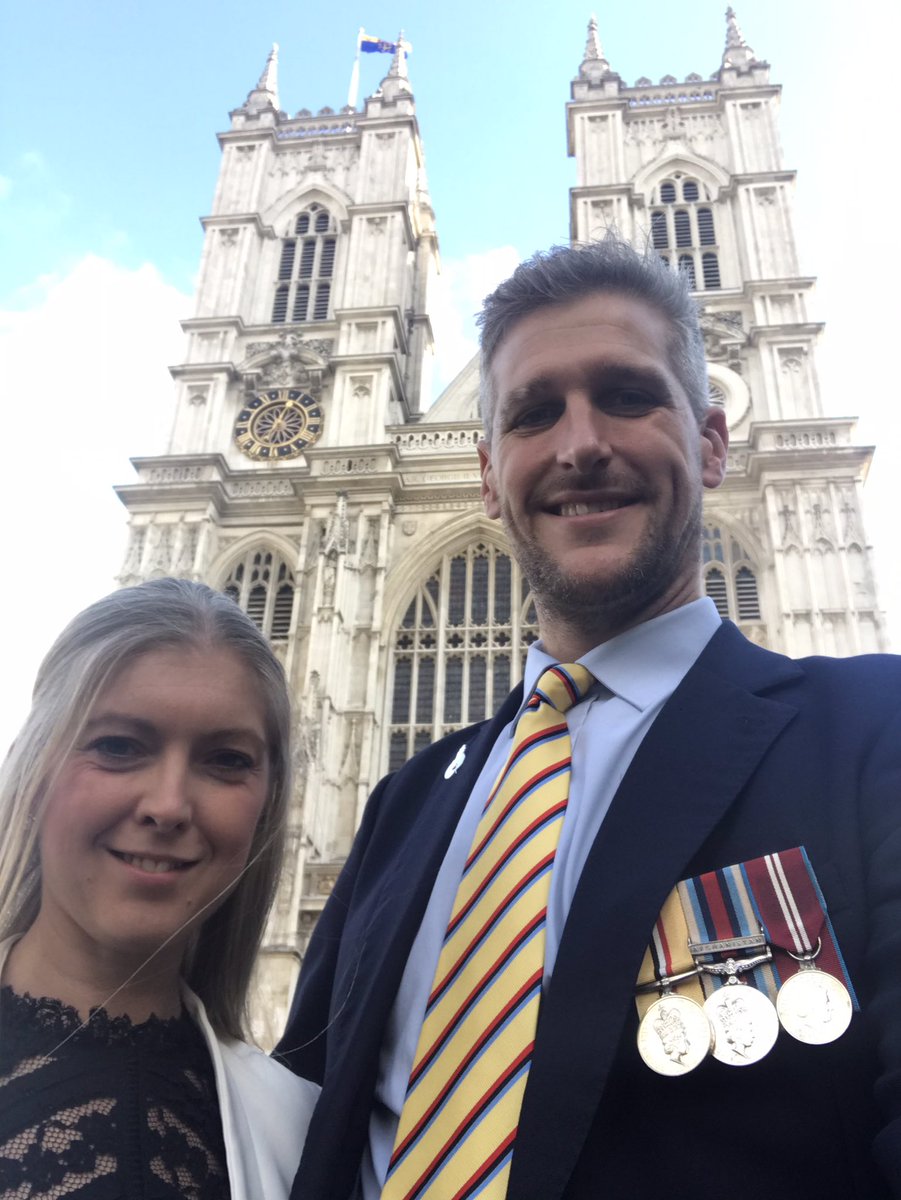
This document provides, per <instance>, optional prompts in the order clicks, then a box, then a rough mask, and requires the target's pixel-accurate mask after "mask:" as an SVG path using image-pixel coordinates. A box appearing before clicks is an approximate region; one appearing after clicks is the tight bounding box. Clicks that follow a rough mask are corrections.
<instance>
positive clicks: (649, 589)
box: [501, 493, 702, 640]
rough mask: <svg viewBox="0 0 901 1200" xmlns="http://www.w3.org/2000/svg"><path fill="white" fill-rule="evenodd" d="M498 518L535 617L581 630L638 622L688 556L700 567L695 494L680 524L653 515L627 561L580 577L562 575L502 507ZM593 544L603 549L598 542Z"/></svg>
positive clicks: (699, 515) (602, 630) (698, 501)
mask: <svg viewBox="0 0 901 1200" xmlns="http://www.w3.org/2000/svg"><path fill="white" fill-rule="evenodd" d="M501 520H502V522H503V526H504V530H505V531H506V534H507V538H508V539H509V541H510V545H511V547H512V548H513V553H514V557H515V558H516V560H517V562H518V563H519V567H520V570H521V571H522V573H523V575H524V576H525V577H526V580H527V581H528V583H529V587H530V588H531V591H532V598H533V600H534V601H535V607H536V609H537V611H538V613H539V616H540V617H541V618H542V619H543V620H544V621H549V622H552V621H554V620H558V621H561V622H563V623H565V624H566V625H569V626H572V627H575V628H577V629H579V630H582V631H585V632H590V631H592V630H594V629H597V630H598V631H599V632H600V633H602V635H603V636H610V634H609V633H607V632H606V631H608V630H610V629H611V628H614V629H625V628H628V627H629V626H630V625H632V624H637V623H638V621H640V620H642V619H644V614H646V613H653V612H654V608H655V603H656V602H657V601H658V600H659V598H660V597H661V596H662V595H664V593H665V592H666V591H667V589H668V588H669V587H671V586H672V584H673V583H674V582H675V581H676V580H677V579H678V577H679V575H680V573H681V572H682V571H683V570H684V567H685V563H686V562H687V561H689V559H690V560H691V561H692V562H694V563H697V564H698V566H700V544H701V520H702V498H701V495H700V493H698V494H697V495H696V496H695V498H694V500H693V501H692V507H691V510H690V512H689V513H688V516H687V518H686V519H685V521H684V522H683V523H682V525H681V528H680V529H678V530H672V529H670V528H669V527H668V525H667V523H666V522H665V521H661V520H660V519H659V518H657V519H654V520H652V522H651V524H650V525H649V526H648V528H647V530H646V531H645V534H644V536H643V537H642V539H641V541H640V542H639V543H638V544H637V545H636V546H635V547H634V548H633V550H632V553H631V554H630V556H629V558H628V560H627V561H626V562H624V563H622V564H621V565H619V566H611V567H609V568H608V569H607V570H605V571H598V572H597V573H592V572H591V571H588V572H586V573H585V574H584V575H581V576H579V575H566V574H564V573H563V570H562V568H561V566H560V564H559V563H558V562H557V561H556V560H555V559H554V558H553V557H552V556H551V555H549V554H548V553H547V552H546V551H545V550H544V549H543V548H542V547H541V546H540V545H539V544H538V543H537V542H536V541H535V540H534V539H528V540H526V539H524V538H522V537H521V536H520V534H519V531H518V530H517V528H516V526H515V524H514V522H513V521H511V520H510V519H509V514H508V512H507V510H506V508H505V507H502V510H501ZM598 549H599V551H600V552H601V553H603V550H604V547H603V544H599V547H598ZM654 615H656V614H654ZM599 640H601V639H600V638H599Z"/></svg>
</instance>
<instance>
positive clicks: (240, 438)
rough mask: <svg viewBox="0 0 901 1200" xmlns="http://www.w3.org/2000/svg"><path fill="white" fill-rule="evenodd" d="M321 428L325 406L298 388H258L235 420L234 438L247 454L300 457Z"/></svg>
mask: <svg viewBox="0 0 901 1200" xmlns="http://www.w3.org/2000/svg"><path fill="white" fill-rule="evenodd" d="M321 432H322V409H321V408H320V407H319V405H318V404H317V403H316V401H315V400H314V399H313V397H312V396H310V395H308V394H307V393H306V392H302V391H301V390H300V389H299V388H272V390H271V391H267V392H259V393H258V394H257V395H256V396H254V397H253V399H252V400H249V401H248V402H247V405H246V407H244V408H242V409H241V411H240V412H239V413H238V419H237V421H235V441H236V442H237V444H238V447H239V448H240V449H241V450H243V452H244V453H245V454H246V455H247V457H248V458H268V459H273V458H297V456H298V455H299V454H301V453H303V451H304V450H305V449H306V448H307V446H310V445H312V444H313V442H315V441H316V439H317V438H318V437H319V435H320V433H321Z"/></svg>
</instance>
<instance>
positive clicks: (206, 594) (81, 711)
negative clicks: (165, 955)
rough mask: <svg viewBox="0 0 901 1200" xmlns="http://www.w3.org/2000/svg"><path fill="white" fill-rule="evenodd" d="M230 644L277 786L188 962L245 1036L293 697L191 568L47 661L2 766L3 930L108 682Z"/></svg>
mask: <svg viewBox="0 0 901 1200" xmlns="http://www.w3.org/2000/svg"><path fill="white" fill-rule="evenodd" d="M171 646H190V647H198V648H208V647H223V648H225V649H228V650H231V651H232V652H233V653H235V654H236V655H237V656H238V657H239V658H240V659H241V660H242V661H243V663H244V664H245V666H246V667H247V668H248V670H249V671H250V672H251V674H252V675H253V676H254V678H255V679H256V681H257V685H258V687H259V690H260V696H261V698H262V701H263V709H264V714H265V720H266V733H267V736H268V741H269V746H268V749H269V763H270V773H271V774H270V781H269V796H268V798H267V801H266V804H265V806H264V808H263V812H262V814H261V815H260V820H259V823H258V825H257V828H256V831H255V833H254V838H253V843H252V845H251V850H250V856H249V859H248V863H247V866H246V868H245V869H244V871H243V873H242V875H241V877H240V879H239V881H238V883H237V884H236V885H235V887H234V889H233V890H232V892H231V893H230V894H229V896H228V898H227V899H226V900H225V902H224V903H223V904H222V905H221V906H220V907H219V908H218V909H217V910H216V911H215V912H214V913H213V915H212V916H211V917H210V918H209V919H208V920H207V921H205V922H204V924H203V925H202V926H201V927H200V928H199V929H198V930H197V932H196V934H195V936H194V938H193V941H192V944H191V947H190V949H189V952H188V956H187V959H186V962H185V965H184V977H185V979H186V981H187V983H188V985H189V986H190V987H191V988H193V990H194V991H195V992H196V993H197V994H198V995H199V996H200V998H201V1000H203V1002H204V1005H205V1006H206V1009H207V1013H208V1015H209V1018H210V1021H211V1023H212V1025H213V1027H214V1029H216V1031H217V1032H218V1033H222V1034H226V1035H228V1036H231V1037H237V1038H240V1037H243V1036H245V1032H246V1026H247V1021H246V1005H247V992H248V988H249V985H250V977H251V972H252V970H253V965H254V961H255V959H256V955H257V952H258V950H259V947H260V942H261V940H262V936H263V930H264V926H265V922H266V917H267V914H268V912H269V908H270V905H271V903H272V900H273V898H274V895H275V889H276V885H277V882H278V874H279V871H280V869H281V865H282V856H283V853H284V843H285V827H286V822H287V808H288V799H289V791H290V787H291V769H290V763H291V751H290V711H291V710H290V701H289V698H288V689H287V685H286V682H285V674H284V671H283V670H282V666H281V664H280V663H279V661H278V659H277V658H276V657H275V655H274V654H273V652H272V648H271V647H270V645H269V643H268V642H267V641H266V639H265V637H264V636H263V634H262V633H261V632H260V631H259V630H258V629H257V627H256V626H255V625H254V624H253V622H252V621H251V620H250V619H249V618H248V617H247V616H246V615H245V614H244V613H243V612H242V611H241V610H240V609H239V608H238V606H237V604H235V603H234V601H233V600H231V599H229V597H227V596H224V595H223V594H222V593H220V592H215V591H213V590H212V588H209V587H206V586H205V585H204V584H201V583H192V582H190V581H189V580H185V579H157V580H153V581H152V582H150V583H142V584H140V585H139V586H138V587H131V588H123V589H122V590H121V591H118V592H113V594H112V595H110V596H106V597H104V599H102V600H98V601H97V603H96V604H92V605H90V607H88V608H86V609H85V610H84V611H83V612H81V613H79V614H78V616H77V617H75V618H74V619H73V620H72V621H71V622H70V623H69V624H68V625H67V626H66V628H65V629H64V630H63V632H62V633H61V634H60V635H59V637H58V638H57V640H56V641H55V642H54V644H53V646H52V647H51V648H50V651H49V652H48V654H47V656H46V658H45V659H44V661H43V663H42V664H41V667H40V670H39V671H38V676H37V680H36V681H35V686H34V693H33V696H32V707H31V712H30V714H29V716H28V719H27V720H26V722H25V724H24V726H23V728H22V731H21V733H20V734H19V736H18V737H17V738H16V740H15V741H14V742H13V744H12V746H11V747H10V751H9V754H8V756H7V758H6V761H5V763H4V764H3V767H2V768H0V828H2V830H3V837H2V839H0V936H2V937H9V936H12V935H15V934H20V933H24V932H25V930H26V929H28V927H29V926H30V925H31V923H32V922H33V921H34V919H35V917H36V916H37V913H38V909H39V907H40V896H41V868H40V860H39V853H38V851H39V833H40V825H41V818H42V813H43V802H44V796H45V794H46V791H47V785H48V783H49V782H50V780H51V779H52V778H53V775H54V773H55V772H56V771H58V770H59V768H60V767H61V765H62V763H63V760H64V759H65V758H66V756H67V755H68V754H69V753H70V751H71V750H72V748H73V746H74V745H75V743H76V741H77V739H78V737H79V734H80V731H81V729H82V727H83V726H84V722H85V720H86V719H87V717H88V716H89V714H90V712H91V710H92V708H93V706H94V705H95V703H96V701H97V699H98V697H99V695H100V693H101V692H102V691H103V689H104V688H105V687H106V686H107V685H108V684H109V683H110V682H111V680H112V679H113V677H114V676H115V675H116V674H117V673H118V672H119V671H120V670H121V669H122V668H123V667H124V666H125V665H126V663H128V662H131V661H133V660H134V659H135V658H137V657H138V656H139V655H142V654H146V653H148V652H149V651H152V650H157V649H160V648H163V647H171Z"/></svg>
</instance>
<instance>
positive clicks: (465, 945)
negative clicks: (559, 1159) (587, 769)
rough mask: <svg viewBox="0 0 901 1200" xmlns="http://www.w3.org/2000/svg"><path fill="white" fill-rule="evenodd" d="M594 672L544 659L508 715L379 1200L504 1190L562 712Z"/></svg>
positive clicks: (457, 1199)
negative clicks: (510, 726)
mask: <svg viewBox="0 0 901 1200" xmlns="http://www.w3.org/2000/svg"><path fill="white" fill-rule="evenodd" d="M593 683H594V679H593V677H592V676H591V674H590V673H589V672H588V671H587V670H586V669H585V668H584V667H582V666H578V665H575V666H573V665H571V664H569V663H567V664H564V665H562V666H554V667H551V668H549V669H548V670H547V671H545V672H544V674H543V675H542V676H541V678H540V679H539V680H538V684H537V686H536V688H535V691H534V692H533V693H532V695H531V697H530V698H529V702H528V704H527V705H526V708H525V710H524V711H523V714H522V717H521V718H520V720H519V723H518V724H517V727H516V740H515V742H514V745H513V749H512V750H511V752H510V757H509V758H508V760H507V763H506V766H505V767H504V769H503V770H502V771H501V773H500V776H499V777H498V780H497V782H496V783H495V785H494V788H493V789H492V792H491V795H490V796H489V797H488V802H487V804H486V805H485V808H484V811H483V812H482V817H481V820H480V821H479V826H478V828H477V830H476V834H475V838H474V840H473V844H472V849H471V850H470V852H469V857H468V858H467V860H466V866H465V867H464V869H463V878H462V879H461V881H460V886H459V888H458V890H457V896H456V899H455V900H454V907H453V912H452V913H451V919H450V923H449V925H448V927H447V934H446V935H445V939H444V944H443V946H442V950H441V955H440V958H439V960H438V968H437V970H436V972H435V981H434V983H433V985H432V992H431V995H430V996H429V1000H428V1004H427V1006H426V1011H425V1018H424V1020H423V1026H422V1031H421V1032H420V1035H419V1042H418V1044H417V1047H416V1056H415V1059H414V1061H413V1070H412V1072H411V1074H410V1082H409V1085H408V1087H407V1095H406V1099H405V1101H404V1106H403V1111H402V1112H401V1115H400V1123H399V1125H398V1130H397V1137H396V1139H395V1144H394V1151H393V1153H392V1155H391V1162H390V1165H389V1168H388V1178H387V1180H386V1183H385V1187H384V1190H383V1191H382V1200H414V1198H415V1197H420V1196H426V1195H429V1196H432V1197H436V1198H438V1197H440V1200H463V1198H464V1197H467V1196H476V1195H478V1196H479V1197H480V1200H502V1198H503V1197H504V1196H505V1195H506V1192H507V1178H508V1175H509V1172H510V1161H511V1159H512V1157H513V1143H514V1141H515V1139H516V1130H517V1125H518V1123H519V1110H520V1108H521V1107H522V1097H523V1093H524V1091H525V1087H526V1079H527V1077H528V1073H529V1066H530V1064H531V1060H532V1049H533V1046H534V1044H535V1030H536V1028H537V1024H538V1004H539V1001H540V998H541V980H542V974H543V971H544V943H545V923H546V920H547V902H548V893H549V891H550V882H551V870H552V869H553V865H554V855H555V854H556V852H557V842H558V840H559V837H560V828H561V826H562V824H563V816H564V813H565V811H566V802H567V799H568V798H569V776H570V765H571V762H570V759H571V753H572V747H571V745H570V740H569V730H568V728H567V725H566V717H565V716H564V715H563V714H565V712H566V710H567V709H568V708H570V707H572V705H573V704H577V703H578V702H579V701H580V700H581V699H582V697H583V696H584V695H585V693H586V692H587V690H588V688H589V687H590V686H591V685H592V684H593Z"/></svg>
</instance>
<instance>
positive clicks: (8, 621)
mask: <svg viewBox="0 0 901 1200" xmlns="http://www.w3.org/2000/svg"><path fill="white" fill-rule="evenodd" d="M33 294H34V295H35V296H36V299H35V300H34V301H33V303H32V306H31V307H30V308H29V309H28V310H27V311H25V312H15V313H0V377H2V380H3V394H4V395H5V396H6V398H7V417H6V437H5V446H6V453H5V455H4V463H3V469H2V471H0V520H2V523H3V531H4V533H3V551H4V568H5V570H4V576H5V579H6V587H5V588H4V589H3V591H2V593H0V627H2V629H3V631H4V643H5V644H4V673H3V674H4V686H3V689H2V692H0V747H2V746H5V744H6V743H7V742H8V741H9V739H10V737H11V736H12V735H13V734H14V732H15V728H16V727H17V725H18V724H19V722H20V721H21V718H22V716H23V714H24V711H25V707H26V698H27V695H28V692H29V690H30V686H31V681H32V679H33V677H34V672H35V669H36V667H37V664H38V662H39V660H40V658H41V656H42V655H43V653H44V652H45V651H46V649H47V648H48V646H49V644H50V642H51V641H52V640H53V638H54V637H55V636H56V634H57V633H58V632H59V630H60V629H61V628H62V626H63V624H64V623H65V622H66V621H67V620H68V618H69V617H70V616H72V615H73V614H74V613H75V612H77V611H78V609H80V608H82V607H83V606H84V605H85V604H87V603H89V602H90V601H91V600H94V599H96V598H97V597H98V596H101V595H103V594H104V593H105V592H108V591H111V590H112V588H113V587H114V578H113V577H114V575H115V573H116V572H117V571H118V569H119V566H120V563H121V557H122V551H123V546H124V533H125V515H126V514H125V509H124V508H123V507H122V506H121V504H120V503H119V501H118V499H117V498H116V496H115V494H114V493H113V491H112V485H113V484H114V483H127V482H129V481H131V480H132V479H133V478H134V474H133V471H132V468H131V466H130V464H129V462H128V457H129V455H132V454H152V453H160V452H162V451H163V450H164V449H165V442H166V436H167V434H168V429H169V425H170V422H171V417H172V407H173V397H174V392H173V387H172V381H171V379H170V377H169V374H168V371H167V370H166V365H167V364H168V363H172V362H178V361H179V360H180V359H181V357H182V342H183V335H182V333H181V330H180V329H179V326H178V321H179V319H180V318H182V317H185V316H187V315H188V313H189V312H190V310H191V300H190V298H189V297H187V296H184V295H182V294H181V293H179V292H178V291H177V290H176V289H175V288H173V287H170V286H169V285H168V284H166V283H164V282H163V280H162V279H161V278H160V276H159V274H158V273H157V271H156V270H155V268H154V267H152V266H149V265H145V266H143V267H141V268H140V269H138V270H136V271H128V270H125V269H124V268H122V267H120V266H117V265H116V264H115V263H113V262H110V261H109V260H107V259H101V258H96V257H93V256H89V257H87V258H85V259H83V260H82V261H81V262H79V263H78V265H77V266H76V267H75V268H74V269H73V270H72V271H71V272H70V273H69V274H68V275H66V276H65V277H64V278H60V279H51V280H45V281H43V283H42V284H41V285H40V286H36V287H35V288H34V289H33Z"/></svg>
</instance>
